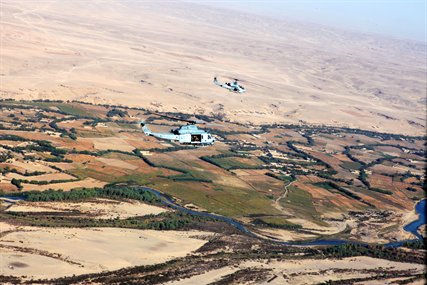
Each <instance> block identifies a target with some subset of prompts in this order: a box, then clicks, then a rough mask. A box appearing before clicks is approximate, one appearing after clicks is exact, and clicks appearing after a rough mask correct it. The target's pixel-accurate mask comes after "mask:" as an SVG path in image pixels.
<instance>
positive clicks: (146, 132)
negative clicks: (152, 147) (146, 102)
mask: <svg viewBox="0 0 427 285" xmlns="http://www.w3.org/2000/svg"><path fill="white" fill-rule="evenodd" d="M140 125H141V128H142V131H143V132H144V134H145V135H147V136H151V135H152V134H153V132H152V131H151V130H150V129H149V128H148V127H147V125H146V124H145V122H144V121H141V123H140Z"/></svg>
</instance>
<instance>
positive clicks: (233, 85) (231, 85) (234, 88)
mask: <svg viewBox="0 0 427 285" xmlns="http://www.w3.org/2000/svg"><path fill="white" fill-rule="evenodd" d="M237 81H238V79H234V81H233V82H225V83H221V82H219V81H218V79H217V78H216V77H214V80H213V82H214V84H216V85H218V86H219V87H222V88H225V89H228V90H229V91H231V92H236V93H245V92H246V89H245V87H243V86H242V85H240V84H239V83H237Z"/></svg>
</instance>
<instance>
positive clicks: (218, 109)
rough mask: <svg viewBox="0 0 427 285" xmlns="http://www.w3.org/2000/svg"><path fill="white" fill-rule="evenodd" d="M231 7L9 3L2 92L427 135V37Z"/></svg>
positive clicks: (6, 6) (4, 23)
mask: <svg viewBox="0 0 427 285" xmlns="http://www.w3.org/2000/svg"><path fill="white" fill-rule="evenodd" d="M222 6H224V5H222ZM225 9H226V7H223V8H213V7H207V6H203V5H197V4H194V3H193V4H191V3H185V2H174V1H171V2H164V1H161V2H154V1H152V2H151V1H150V2H148V1H125V2H121V1H116V0H114V1H109V2H108V3H106V2H105V1H100V2H91V3H90V4H88V5H85V7H84V8H83V7H82V6H81V5H80V4H79V3H78V2H75V1H47V2H43V3H37V4H36V2H34V1H14V0H5V1H2V11H3V14H2V20H3V21H2V23H1V25H2V29H1V41H2V66H1V71H0V76H1V77H2V86H1V88H0V97H1V98H14V99H62V100H67V99H76V100H81V101H86V102H92V103H98V104H105V103H107V104H123V105H129V106H139V107H145V108H150V109H155V110H159V111H181V112H187V113H192V114H194V113H199V114H210V113H214V114H224V115H225V116H226V118H229V119H231V120H238V121H241V122H247V121H250V122H255V123H261V122H289V123H300V122H307V123H316V124H320V123H321V124H331V125H346V126H350V127H360V128H365V129H370V130H379V131H389V132H402V133H407V134H424V131H425V125H426V123H425V116H424V114H425V111H426V107H425V102H426V101H425V89H426V80H425V72H426V57H425V44H423V43H418V42H411V41H403V40H395V39H389V38H385V37H381V36H370V35H364V34H356V33H352V32H345V31H341V30H337V29H333V28H326V27H319V26H318V25H311V24H303V23H295V22H291V21H278V20H274V19H268V18H263V17H261V16H255V15H249V14H246V13H245V12H244V11H239V12H238V13H236V12H233V11H231V12H230V11H227V10H225ZM230 13H232V15H233V17H229V16H228V15H229V14H230ZM236 27H238V29H236ZM254 39H256V42H254ZM325 46H326V47H327V48H325ZM215 75H217V76H219V79H220V80H222V81H230V78H233V77H238V78H240V79H242V80H241V84H242V85H244V86H245V87H246V89H247V92H246V93H245V94H243V95H242V94H233V93H229V92H228V91H226V90H224V89H221V88H219V87H217V86H215V85H214V84H213V83H212V79H213V77H214V76H215ZM326 110H327V111H326Z"/></svg>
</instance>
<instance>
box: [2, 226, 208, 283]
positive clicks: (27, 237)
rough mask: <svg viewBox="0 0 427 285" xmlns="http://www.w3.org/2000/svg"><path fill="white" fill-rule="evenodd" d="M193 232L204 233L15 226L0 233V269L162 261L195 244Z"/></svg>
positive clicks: (54, 272) (14, 271)
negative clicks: (15, 229) (0, 261)
mask: <svg viewBox="0 0 427 285" xmlns="http://www.w3.org/2000/svg"><path fill="white" fill-rule="evenodd" d="M199 235H202V236H206V235H209V233H203V232H195V231H189V232H177V231H165V232H162V231H153V230H131V229H118V228H102V229H62V228H54V229H53V228H52V229H46V228H37V227H20V228H19V230H17V231H14V232H11V233H8V234H7V235H3V236H2V237H1V238H0V253H1V256H2V260H3V261H2V263H1V272H2V274H4V275H13V276H28V277H30V276H31V277H33V278H53V277H60V276H64V275H65V276H69V275H72V274H83V273H89V272H100V271H104V270H115V269H119V268H123V267H129V266H134V265H148V264H155V263H162V262H165V261H167V260H170V259H172V258H176V257H182V256H185V255H186V254H188V253H190V252H192V251H194V250H196V249H198V248H199V247H201V246H202V245H203V244H204V243H205V242H206V241H205V240H200V239H197V238H196V236H199ZM14 265H15V266H14Z"/></svg>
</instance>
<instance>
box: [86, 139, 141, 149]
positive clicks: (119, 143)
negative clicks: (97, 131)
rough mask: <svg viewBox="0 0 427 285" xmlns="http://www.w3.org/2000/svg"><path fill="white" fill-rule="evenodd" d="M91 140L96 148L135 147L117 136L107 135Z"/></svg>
mask: <svg viewBox="0 0 427 285" xmlns="http://www.w3.org/2000/svg"><path fill="white" fill-rule="evenodd" d="M90 140H92V141H93V144H94V147H95V149H98V150H109V149H115V150H122V151H132V150H134V149H135V148H134V147H133V146H131V145H130V144H128V143H127V142H126V141H125V140H124V139H122V138H117V137H107V138H91V139H90Z"/></svg>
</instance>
